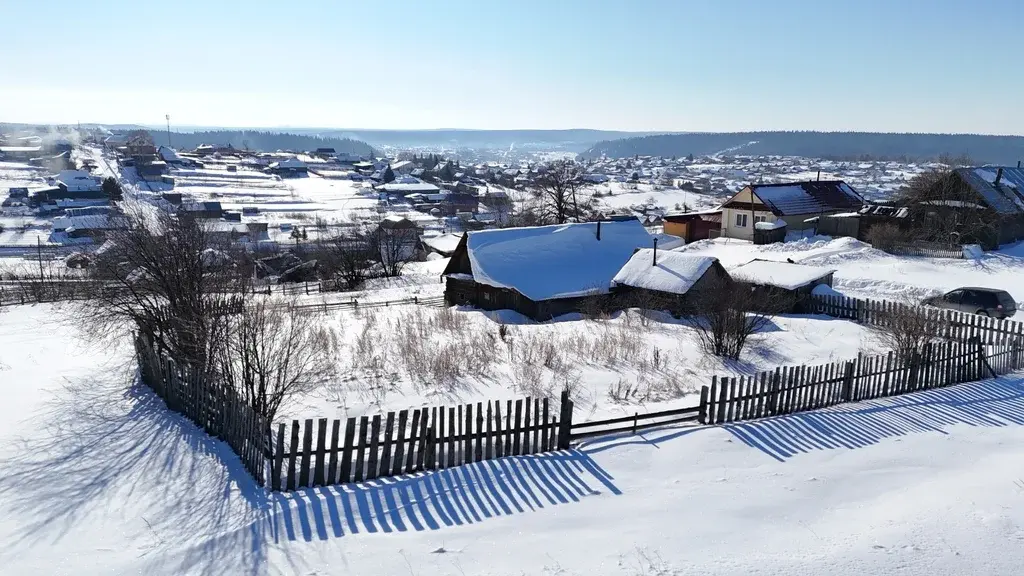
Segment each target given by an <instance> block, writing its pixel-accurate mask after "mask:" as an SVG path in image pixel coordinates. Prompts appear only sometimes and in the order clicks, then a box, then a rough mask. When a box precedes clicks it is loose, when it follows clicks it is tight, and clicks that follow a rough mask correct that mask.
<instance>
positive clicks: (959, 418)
mask: <svg viewBox="0 0 1024 576" xmlns="http://www.w3.org/2000/svg"><path fill="white" fill-rule="evenodd" d="M953 424H968V425H971V426H988V427H1002V426H1008V425H1024V378H1021V377H1019V376H1003V377H1000V378H996V379H992V380H984V381H980V382H974V383H970V384H961V385H959V386H953V387H949V388H940V389H934V390H927V391H922V392H918V393H915V394H911V395H907V396H893V397H888V398H881V399H877V400H868V401H863V402H860V403H857V404H841V405H837V406H833V407H830V408H825V409H821V410H818V411H814V412H802V413H797V414H789V415H786V416H779V417H773V418H768V419H764V420H756V421H752V422H742V423H732V424H725V425H723V428H724V429H726V430H728V431H729V432H730V433H731V434H733V435H734V436H735V437H736V438H738V439H739V440H741V441H742V442H744V443H745V444H747V445H748V446H750V447H753V448H757V449H758V450H761V451H762V452H764V453H765V454H767V455H769V456H771V457H772V458H775V459H776V460H779V461H785V460H786V459H788V458H791V457H793V456H796V455H798V454H801V453H808V452H812V451H814V450H830V449H837V448H848V449H855V448H863V447H866V446H871V445H873V444H877V443H878V442H881V441H883V440H885V439H888V438H894V437H899V436H906V435H909V434H915V433H920V432H941V433H945V432H944V429H945V428H946V427H948V426H951V425H953Z"/></svg>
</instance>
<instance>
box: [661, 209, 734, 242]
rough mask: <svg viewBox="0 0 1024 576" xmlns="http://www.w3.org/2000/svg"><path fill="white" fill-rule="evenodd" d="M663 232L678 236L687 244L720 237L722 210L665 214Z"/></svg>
mask: <svg viewBox="0 0 1024 576" xmlns="http://www.w3.org/2000/svg"><path fill="white" fill-rule="evenodd" d="M662 219H663V220H664V221H665V223H664V225H663V230H664V231H665V234H671V235H672V236H678V237H680V238H682V239H684V240H686V242H687V243H690V242H696V241H697V240H707V239H708V238H715V237H717V236H719V235H720V233H721V230H722V210H721V209H716V210H705V211H702V212H686V213H683V214H666V215H665V216H663V217H662Z"/></svg>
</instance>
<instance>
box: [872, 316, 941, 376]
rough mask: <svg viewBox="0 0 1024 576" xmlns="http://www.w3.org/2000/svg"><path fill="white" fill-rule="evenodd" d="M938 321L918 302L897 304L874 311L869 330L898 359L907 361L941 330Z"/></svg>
mask: <svg viewBox="0 0 1024 576" xmlns="http://www.w3.org/2000/svg"><path fill="white" fill-rule="evenodd" d="M940 328H941V327H940V325H939V321H938V320H937V319H936V318H932V317H929V314H928V311H927V309H925V308H921V307H919V306H909V305H905V304H897V305H895V306H893V307H887V308H886V309H885V310H883V311H881V312H879V313H878V315H877V316H876V319H875V322H874V323H873V324H872V325H871V331H872V332H873V333H874V334H875V337H876V338H878V340H879V341H880V342H881V343H882V345H883V346H885V347H886V348H888V349H890V350H892V351H893V353H894V354H895V355H896V357H897V358H898V359H899V360H900V361H901V362H904V363H906V362H911V361H912V360H913V359H914V358H915V355H916V354H919V353H921V352H922V351H923V350H924V348H925V345H926V344H928V343H929V342H931V341H932V340H934V339H935V337H936V335H937V334H940V333H941V330H940Z"/></svg>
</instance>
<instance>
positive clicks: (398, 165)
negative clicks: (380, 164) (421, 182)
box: [391, 160, 416, 175]
mask: <svg viewBox="0 0 1024 576" xmlns="http://www.w3.org/2000/svg"><path fill="white" fill-rule="evenodd" d="M415 169H416V165H415V164H413V163H412V162H410V161H409V160H400V161H398V162H395V163H394V164H392V165H391V171H392V172H394V173H395V174H396V175H398V174H409V173H410V172H412V171H413V170H415Z"/></svg>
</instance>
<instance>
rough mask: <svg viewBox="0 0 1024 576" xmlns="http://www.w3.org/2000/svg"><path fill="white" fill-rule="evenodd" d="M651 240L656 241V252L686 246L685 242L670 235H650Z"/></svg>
mask: <svg viewBox="0 0 1024 576" xmlns="http://www.w3.org/2000/svg"><path fill="white" fill-rule="evenodd" d="M651 238H652V239H653V238H657V239H658V250H672V249H675V248H679V247H680V246H685V245H686V240H685V239H684V238H680V237H679V236H673V235H671V234H651Z"/></svg>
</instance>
